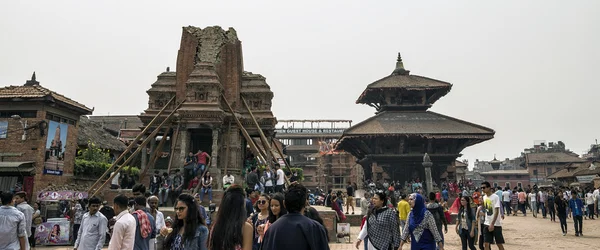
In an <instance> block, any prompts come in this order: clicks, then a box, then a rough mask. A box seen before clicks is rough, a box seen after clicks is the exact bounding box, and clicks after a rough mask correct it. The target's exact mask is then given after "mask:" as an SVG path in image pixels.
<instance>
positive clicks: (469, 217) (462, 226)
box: [456, 196, 477, 250]
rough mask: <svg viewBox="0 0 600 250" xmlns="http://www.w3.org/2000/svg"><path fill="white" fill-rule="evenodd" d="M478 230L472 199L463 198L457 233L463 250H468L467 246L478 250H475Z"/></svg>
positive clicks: (457, 221) (461, 199) (472, 249)
mask: <svg viewBox="0 0 600 250" xmlns="http://www.w3.org/2000/svg"><path fill="white" fill-rule="evenodd" d="M476 228H477V219H476V218H475V211H473V208H472V207H471V199H470V198H469V196H464V197H461V198H460V210H459V211H458V216H457V219H456V233H457V234H458V235H459V236H460V241H461V243H462V249H463V250H467V245H468V246H469V249H470V250H476V249H477V248H475V236H476V235H477V233H476V231H477V230H476Z"/></svg>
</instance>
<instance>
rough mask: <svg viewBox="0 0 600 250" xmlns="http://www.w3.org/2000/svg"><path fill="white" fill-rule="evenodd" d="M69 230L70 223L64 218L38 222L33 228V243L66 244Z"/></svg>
mask: <svg viewBox="0 0 600 250" xmlns="http://www.w3.org/2000/svg"><path fill="white" fill-rule="evenodd" d="M70 231H71V230H70V223H69V221H68V220H66V219H61V220H57V221H49V222H45V223H42V224H39V225H38V226H37V227H36V228H35V243H36V244H39V245H46V246H54V245H68V244H69V237H70Z"/></svg>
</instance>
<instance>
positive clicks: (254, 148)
mask: <svg viewBox="0 0 600 250" xmlns="http://www.w3.org/2000/svg"><path fill="white" fill-rule="evenodd" d="M221 96H222V97H223V100H224V101H225V104H227V108H229V111H230V112H231V115H232V116H233V118H234V119H235V122H236V124H237V125H238V127H239V128H240V130H241V131H242V135H244V138H245V139H246V141H247V142H248V145H249V146H250V150H252V151H253V152H254V155H255V156H256V157H257V158H258V160H259V161H261V162H262V163H263V164H264V163H267V162H266V157H265V155H264V153H263V152H262V151H261V150H260V149H259V148H258V147H257V146H256V144H255V143H254V141H253V140H252V137H250V134H248V131H246V129H245V128H244V126H243V125H242V122H240V119H238V117H237V116H236V115H235V111H234V110H233V108H232V107H231V105H230V104H229V101H227V98H226V97H225V95H224V94H221Z"/></svg>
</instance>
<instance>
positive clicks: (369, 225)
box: [356, 192, 400, 250]
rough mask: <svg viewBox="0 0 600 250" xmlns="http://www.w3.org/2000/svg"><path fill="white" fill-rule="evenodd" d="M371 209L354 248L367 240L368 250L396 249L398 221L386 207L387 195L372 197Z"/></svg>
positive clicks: (398, 243) (398, 229) (394, 213)
mask: <svg viewBox="0 0 600 250" xmlns="http://www.w3.org/2000/svg"><path fill="white" fill-rule="evenodd" d="M372 201H373V209H372V210H370V211H369V213H368V215H367V219H366V222H365V224H364V225H363V228H362V229H361V230H360V233H358V240H357V241H356V248H357V249H358V247H359V246H360V245H361V243H362V241H363V240H365V238H367V236H368V240H367V249H368V250H389V249H394V250H395V249H397V248H398V246H399V245H400V221H399V220H400V219H399V217H398V214H397V213H396V212H395V211H394V210H393V209H391V208H389V207H387V206H386V202H387V195H386V194H385V192H377V193H375V195H373V198H372Z"/></svg>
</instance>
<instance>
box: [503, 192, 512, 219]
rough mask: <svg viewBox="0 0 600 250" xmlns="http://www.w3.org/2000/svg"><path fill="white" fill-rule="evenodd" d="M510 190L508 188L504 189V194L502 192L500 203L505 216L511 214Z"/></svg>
mask: <svg viewBox="0 0 600 250" xmlns="http://www.w3.org/2000/svg"><path fill="white" fill-rule="evenodd" d="M510 195H511V192H510V189H509V188H508V187H505V188H504V192H502V202H503V204H504V210H505V211H506V215H510V214H511V213H512V211H511V210H512V209H511V208H512V207H511V205H510Z"/></svg>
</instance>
